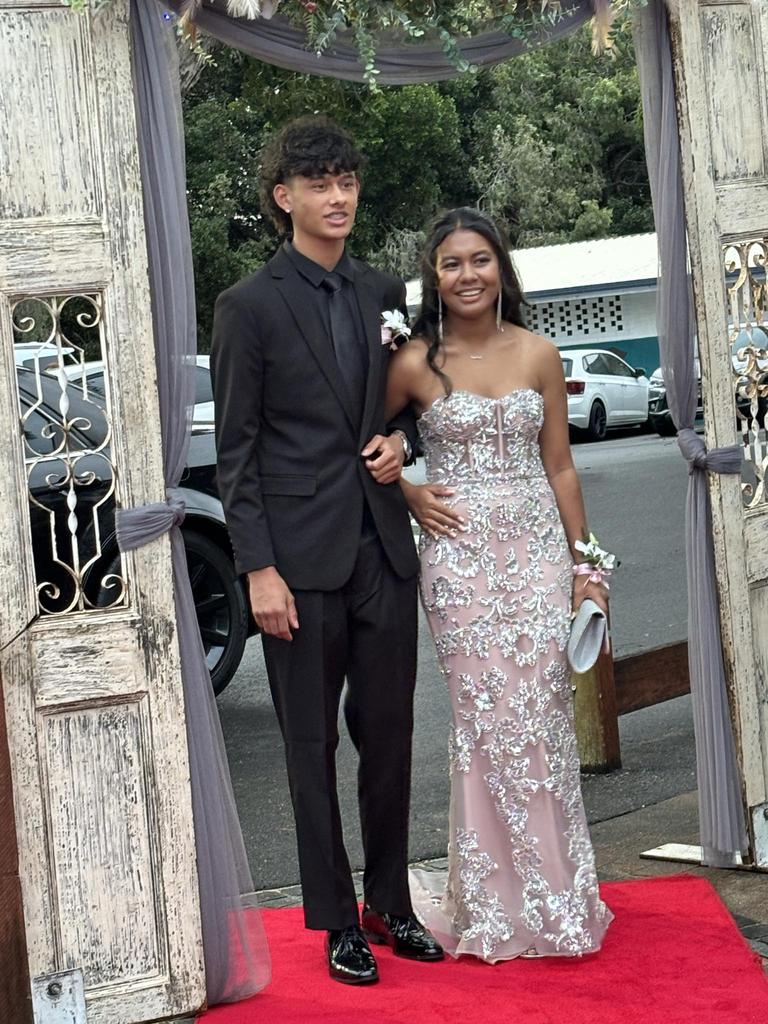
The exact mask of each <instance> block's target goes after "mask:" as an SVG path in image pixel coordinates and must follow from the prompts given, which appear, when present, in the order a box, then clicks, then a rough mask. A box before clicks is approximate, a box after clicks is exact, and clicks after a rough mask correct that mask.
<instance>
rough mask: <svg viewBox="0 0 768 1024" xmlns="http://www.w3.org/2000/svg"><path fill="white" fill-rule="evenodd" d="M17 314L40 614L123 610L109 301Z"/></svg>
mask: <svg viewBox="0 0 768 1024" xmlns="http://www.w3.org/2000/svg"><path fill="white" fill-rule="evenodd" d="M11 316H12V323H13V332H14V355H15V359H16V365H17V378H18V386H19V387H18V395H19V414H20V426H21V431H22V438H23V445H24V454H25V462H26V468H27V482H28V487H29V502H30V513H31V522H32V550H33V553H34V560H35V572H36V577H37V594H38V605H39V609H40V612H41V613H42V614H46V615H63V614H68V613H71V612H84V611H88V610H90V609H94V608H99V609H103V608H115V607H119V606H123V605H124V604H125V602H126V600H127V586H126V578H125V566H124V561H123V557H122V555H121V554H120V553H119V552H118V551H117V548H116V544H115V541H114V513H115V501H116V471H115V466H114V463H113V462H112V457H111V451H110V444H111V441H112V429H111V416H110V409H111V403H110V400H109V391H108V378H107V373H106V366H105V363H104V357H105V350H104V331H103V320H102V299H101V295H99V294H77V295H64V296H46V297H38V296H25V297H23V298H20V299H18V300H16V301H15V302H14V303H13V305H12V308H11ZM96 382H98V385H99V386H97V383H96ZM105 542H106V543H105Z"/></svg>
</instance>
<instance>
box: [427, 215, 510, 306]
mask: <svg viewBox="0 0 768 1024" xmlns="http://www.w3.org/2000/svg"><path fill="white" fill-rule="evenodd" d="M435 256H436V270H437V286H438V289H439V291H440V297H441V298H442V300H443V303H444V304H445V306H446V307H447V308H448V310H449V311H450V312H452V313H455V314H456V316H460V317H463V318H464V319H473V320H474V319H477V318H478V317H480V316H482V315H483V314H485V313H486V312H487V311H488V310H489V309H495V307H496V302H497V299H498V296H499V289H500V287H501V277H500V274H499V261H498V259H497V257H496V253H495V252H494V251H493V248H492V247H491V244H490V243H489V242H488V241H487V239H485V238H484V237H483V236H482V235H481V234H478V232H477V231H469V230H467V229H465V228H458V229H457V230H456V231H453V232H452V233H451V234H450V235H448V237H447V238H446V239H445V240H444V241H443V242H442V243H441V244H440V246H439V247H438V249H437V252H436V253H435Z"/></svg>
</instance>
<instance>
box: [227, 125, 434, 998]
mask: <svg viewBox="0 0 768 1024" xmlns="http://www.w3.org/2000/svg"><path fill="white" fill-rule="evenodd" d="M362 162H363V158H362V156H361V154H360V153H359V152H358V151H357V149H356V148H355V145H354V143H353V142H352V140H351V139H350V137H349V136H348V135H347V134H346V132H344V131H343V130H342V129H340V128H339V127H338V126H337V125H336V124H334V123H333V122H331V121H328V120H327V119H325V118H317V117H315V118H301V119H298V120H296V121H292V122H291V123H289V124H288V125H286V126H285V128H283V130H282V131H281V132H280V133H279V134H278V135H277V136H276V137H275V138H274V139H273V140H272V141H271V142H270V143H269V144H268V145H267V147H266V148H265V151H264V153H263V163H262V202H263V206H264V209H265V210H266V211H269V212H270V213H271V215H272V217H273V220H274V221H275V223H276V224H277V226H278V227H279V228H280V229H281V230H282V231H283V232H284V233H285V234H286V235H288V236H290V241H286V242H285V243H284V245H283V246H282V248H281V249H280V250H279V251H278V253H277V255H276V256H275V257H274V258H273V259H272V260H271V261H270V262H269V263H268V264H267V266H266V267H264V268H263V269H262V270H260V271H258V272H257V273H256V274H254V275H252V276H251V277H247V278H245V279H244V280H242V281H240V282H239V283H238V284H236V285H234V287H232V288H229V289H228V290H227V291H225V292H223V293H222V294H221V295H220V296H219V298H218V301H217V303H216V313H215V319H214V336H213V348H212V353H211V370H212V374H213V380H214V394H215V401H216V439H217V447H218V483H219V490H220V493H221V499H222V502H223V504H224V509H225V512H226V516H227V524H228V527H229V532H230V536H231V539H232V545H233V547H234V551H235V562H236V566H237V568H238V570H239V571H240V572H242V573H247V575H248V586H249V591H250V602H251V609H252V611H253V615H254V618H255V619H256V622H257V624H258V626H259V627H260V629H261V631H262V637H263V643H264V654H265V659H266V664H267V673H268V675H269V683H270V688H271V691H272V698H273V700H274V704H275V709H276V711H277V715H278V719H279V721H280V727H281V729H282V733H283V738H284V741H285V750H286V760H287V766H288V779H289V783H290V789H291V798H292V801H293V809H294V816H295V820H296V832H297V839H298V848H299V867H300V873H301V882H302V890H303V897H304V914H305V922H306V925H307V927H308V928H316V929H321V930H325V931H326V932H327V939H326V950H327V955H328V962H329V970H330V973H331V976H332V977H333V978H335V979H337V980H339V981H344V982H348V983H353V984H364V983H369V982H374V981H376V980H378V975H377V970H376V962H375V960H374V958H373V955H372V954H371V951H370V948H369V946H368V942H367V941H366V936H367V937H368V938H370V939H372V940H375V941H377V942H384V943H387V944H388V945H390V946H391V947H392V948H393V949H394V951H395V953H397V954H398V955H401V956H406V957H410V958H413V959H417V960H439V959H442V956H443V951H442V949H441V948H440V946H439V945H438V944H437V942H435V940H434V939H433V937H432V936H431V935H430V934H429V933H428V932H427V931H425V929H423V928H422V927H421V925H420V924H419V923H418V921H417V920H416V918H415V917H414V916H413V911H412V908H411V901H410V896H409V891H408V877H407V843H408V805H409V791H410V768H411V733H412V726H413V689H414V682H415V673H416V574H417V571H418V560H417V557H416V552H415V549H414V544H413V537H412V533H411V527H410V521H409V518H408V512H407V508H406V505H405V501H404V499H403V495H402V492H401V490H400V487H399V484H398V480H399V478H400V472H401V469H402V466H403V464H404V462H405V461H407V460H408V458H409V457H410V453H411V450H412V446H413V444H414V443H415V437H414V422H413V419H412V417H409V416H406V417H405V418H403V419H402V420H401V421H399V422H398V423H395V424H389V425H387V424H386V422H385V419H384V390H385V384H386V376H387V364H388V360H389V356H390V354H391V350H390V346H389V345H388V344H386V343H385V341H384V340H383V338H382V312H383V311H385V310H393V309H398V308H399V309H401V310H404V303H405V288H404V285H403V282H402V281H401V280H399V279H398V278H395V277H392V276H390V275H388V274H383V273H380V272H379V271H377V270H374V269H373V268H371V267H369V266H367V265H366V264H364V263H361V262H359V261H358V260H354V259H352V258H351V257H350V256H349V255H348V254H347V253H346V252H345V240H346V238H347V237H348V235H349V233H350V231H351V230H352V226H353V224H354V220H355V212H356V209H357V202H358V195H359V191H360V179H359V176H358V171H359V170H360V168H361V165H362ZM345 677H346V679H347V696H346V699H345V705H344V713H345V718H346V721H347V727H348V729H349V732H350V735H351V737H352V739H353V741H354V743H355V746H356V747H357V750H358V753H359V757H360V762H359V786H358V795H359V803H360V817H361V824H362V833H363V846H364V850H365V875H364V888H365V904H366V905H365V907H364V910H363V917H362V928H361V927H360V918H359V915H358V907H357V900H356V897H355V891H354V887H353V884H352V877H351V872H350V866H349V861H348V858H347V853H346V850H345V848H344V841H343V836H342V829H341V820H340V815H339V806H338V798H337V793H336V746H337V744H338V729H337V718H338V709H339V702H340V698H341V692H342V688H343V684H344V679H345Z"/></svg>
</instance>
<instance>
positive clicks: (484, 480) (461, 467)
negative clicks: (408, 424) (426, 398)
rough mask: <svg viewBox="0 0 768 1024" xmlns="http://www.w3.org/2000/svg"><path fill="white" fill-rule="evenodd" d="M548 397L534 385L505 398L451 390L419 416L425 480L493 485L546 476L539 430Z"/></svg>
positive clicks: (520, 389)
mask: <svg viewBox="0 0 768 1024" xmlns="http://www.w3.org/2000/svg"><path fill="white" fill-rule="evenodd" d="M543 421H544V400H543V399H542V397H541V395H540V394H539V393H538V391H534V390H533V389H532V388H519V389H517V390H516V391H511V392H509V394H507V395H504V396H502V397H501V398H488V397H486V396H485V395H477V394H475V393H474V392H471V391H460V390H456V391H452V392H451V394H450V395H447V396H446V397H444V398H438V399H436V400H435V402H433V404H432V405H431V406H430V407H429V408H428V409H426V410H425V411H424V413H423V414H422V416H421V419H420V420H419V434H420V436H421V440H422V445H423V448H424V457H425V460H426V470H427V480H428V481H429V482H430V483H440V484H446V485H448V486H451V487H457V486H459V485H465V486H469V487H495V486H498V485H504V484H506V483H508V482H509V481H510V480H512V479H515V478H519V477H541V476H544V467H543V465H542V462H541V452H540V450H539V440H538V438H539V431H540V430H541V425H542V423H543Z"/></svg>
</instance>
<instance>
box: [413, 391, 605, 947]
mask: <svg viewBox="0 0 768 1024" xmlns="http://www.w3.org/2000/svg"><path fill="white" fill-rule="evenodd" d="M542 422H543V399H542V398H541V395H539V394H538V392H536V391H533V390H529V389H523V390H518V391H513V392H512V393H511V394H509V395H506V396H505V397H504V398H501V399H489V398H485V397H483V396H481V395H475V394H471V393H469V392H466V391H453V392H452V393H451V395H449V396H448V397H446V398H440V399H438V400H437V401H436V402H435V403H434V404H433V405H432V406H431V407H430V408H429V409H427V410H426V412H425V413H424V414H423V416H422V417H421V419H420V420H419V431H420V434H421V439H422V443H423V447H424V454H425V458H426V475H427V480H428V481H429V482H430V483H439V484H444V485H446V486H448V487H453V488H455V489H456V494H455V495H454V496H453V497H452V498H450V499H448V504H450V505H452V506H454V507H455V508H456V509H458V510H459V512H460V513H461V514H462V515H463V516H464V517H465V519H466V521H467V525H468V530H467V532H466V533H461V534H459V535H458V536H457V537H456V538H441V539H439V540H433V539H432V538H430V537H428V536H427V535H426V534H425V533H422V536H421V548H420V551H421V595H422V601H423V604H424V607H425V609H426V612H427V616H428V618H429V623H430V627H431V630H432V633H433V636H434V641H435V646H436V648H437V654H438V658H439V661H440V667H441V669H442V672H443V675H444V677H445V680H446V682H447V685H448V688H449V691H450V696H451V706H452V711H453V726H452V730H451V738H450V771H451V805H450V820H449V851H448V863H449V869H448V872H447V876H446V874H445V873H444V872H431V871H413V872H412V873H411V889H412V895H413V898H414V905H415V909H416V912H417V914H418V915H419V917H420V918H421V919H422V921H423V922H424V923H425V924H426V925H427V927H429V928H430V929H431V930H432V932H433V933H434V934H435V936H436V938H437V939H438V940H439V941H440V942H442V943H443V944H444V945H445V947H446V950H447V951H448V952H450V953H452V954H453V955H460V954H462V953H469V954H472V955H474V956H477V957H480V958H482V959H484V960H487V961H491V962H495V961H497V960H505V959H509V958H511V957H516V956H520V955H529V956H533V955H538V956H576V955H580V954H583V953H591V952H594V951H596V950H597V949H599V948H600V944H601V942H602V939H603V936H604V934H605V931H606V928H607V927H608V924H609V922H610V921H611V919H612V914H611V912H610V911H609V910H608V908H607V907H606V906H605V904H604V903H603V902H602V901H601V899H600V894H599V891H598V883H597V875H596V872H595V863H594V855H593V851H592V845H591V842H590V838H589V832H588V830H587V823H586V818H585V814H584V805H583V803H582V797H581V789H580V782H579V760H578V754H577V750H576V739H575V734H574V723H573V710H572V692H571V680H570V674H569V669H568V664H567V661H566V657H565V648H566V644H567V641H568V630H569V623H570V594H571V586H572V575H571V567H572V561H571V557H570V554H569V552H568V547H567V543H566V538H565V532H564V530H563V526H562V523H561V520H560V516H559V513H558V510H557V505H556V504H555V499H554V496H553V493H552V490H551V488H550V486H549V482H548V480H547V477H546V475H545V473H544V468H543V465H542V461H541V455H540V450H539V442H538V435H539V430H540V429H541V425H542Z"/></svg>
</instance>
